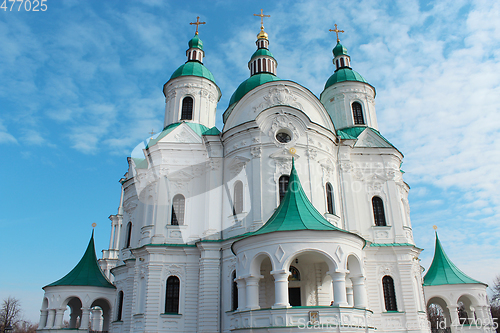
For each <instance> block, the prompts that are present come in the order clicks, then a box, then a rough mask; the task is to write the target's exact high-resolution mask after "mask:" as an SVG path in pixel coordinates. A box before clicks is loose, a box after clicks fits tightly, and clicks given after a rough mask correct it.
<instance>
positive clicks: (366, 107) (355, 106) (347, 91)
mask: <svg viewBox="0 0 500 333" xmlns="http://www.w3.org/2000/svg"><path fill="white" fill-rule="evenodd" d="M330 31H333V32H335V33H336V34H337V45H335V47H334V48H333V64H334V65H335V71H334V72H333V74H332V75H331V76H330V77H329V78H328V80H327V81H326V84H325V89H324V90H323V92H322V93H321V97H320V100H321V103H323V105H324V106H325V108H326V110H327V111H328V114H330V117H331V118H332V121H333V123H334V125H335V128H336V129H343V128H350V127H355V126H363V127H371V128H374V129H378V125H377V116H376V114H375V103H374V98H375V88H374V87H373V86H372V85H371V84H369V83H368V82H367V81H366V80H365V79H364V78H363V77H362V76H361V75H360V74H359V73H358V72H356V71H354V70H353V69H352V68H351V67H350V66H351V57H350V56H349V55H348V54H347V48H346V47H345V46H344V45H342V44H341V43H340V39H339V32H344V30H339V29H337V25H336V24H335V29H330Z"/></svg>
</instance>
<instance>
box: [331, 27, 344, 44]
mask: <svg viewBox="0 0 500 333" xmlns="http://www.w3.org/2000/svg"><path fill="white" fill-rule="evenodd" d="M328 31H334V32H335V33H336V34H337V42H340V39H339V32H344V30H339V29H337V23H335V29H330V30H328Z"/></svg>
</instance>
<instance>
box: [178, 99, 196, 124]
mask: <svg viewBox="0 0 500 333" xmlns="http://www.w3.org/2000/svg"><path fill="white" fill-rule="evenodd" d="M181 120H193V98H192V97H190V96H187V97H184V99H183V100H182V109H181Z"/></svg>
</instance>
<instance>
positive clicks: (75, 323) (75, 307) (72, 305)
mask: <svg viewBox="0 0 500 333" xmlns="http://www.w3.org/2000/svg"><path fill="white" fill-rule="evenodd" d="M64 303H66V305H65V306H67V307H68V308H69V324H68V328H79V327H80V326H81V322H82V301H81V300H80V298H78V297H76V296H73V297H70V298H69V299H67V300H66V302H64ZM61 319H62V318H61Z"/></svg>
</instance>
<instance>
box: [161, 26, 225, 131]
mask: <svg viewBox="0 0 500 333" xmlns="http://www.w3.org/2000/svg"><path fill="white" fill-rule="evenodd" d="M190 24H191V25H196V32H195V34H194V37H193V38H191V40H190V41H189V42H188V47H189V48H188V49H187V51H186V56H187V61H186V63H184V64H183V65H181V66H180V67H179V68H177V69H176V70H175V72H174V73H173V74H172V76H171V77H170V80H168V82H167V83H165V85H164V86H163V94H164V95H165V103H166V106H165V122H164V125H163V128H164V129H165V128H167V126H169V125H171V124H176V123H179V122H181V121H184V122H194V123H198V124H201V125H204V126H206V127H208V128H212V127H214V126H215V113H216V109H217V102H218V101H219V100H220V97H221V92H220V89H219V87H218V86H217V84H216V83H215V79H214V76H213V75H212V73H211V72H210V71H209V70H208V68H206V67H205V66H204V65H203V58H204V57H205V52H204V51H203V42H202V40H201V39H200V36H199V34H198V27H199V26H200V25H201V24H205V22H200V17H199V16H198V17H197V19H196V22H191V23H190Z"/></svg>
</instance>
